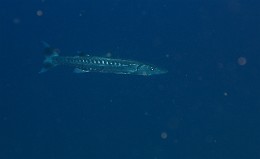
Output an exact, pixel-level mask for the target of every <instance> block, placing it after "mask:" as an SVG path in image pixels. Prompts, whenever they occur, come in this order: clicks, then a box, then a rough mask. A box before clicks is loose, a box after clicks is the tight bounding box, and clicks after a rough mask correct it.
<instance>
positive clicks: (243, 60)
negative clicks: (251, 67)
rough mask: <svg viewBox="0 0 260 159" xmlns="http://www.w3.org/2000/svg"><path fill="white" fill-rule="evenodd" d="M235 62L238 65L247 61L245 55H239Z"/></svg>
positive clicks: (242, 64)
mask: <svg viewBox="0 0 260 159" xmlns="http://www.w3.org/2000/svg"><path fill="white" fill-rule="evenodd" d="M237 63H238V64H239V65H240V66H244V65H245V64H246V63H247V60H246V58H245V57H239V58H238V60H237Z"/></svg>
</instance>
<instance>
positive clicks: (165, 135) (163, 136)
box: [161, 132, 168, 140]
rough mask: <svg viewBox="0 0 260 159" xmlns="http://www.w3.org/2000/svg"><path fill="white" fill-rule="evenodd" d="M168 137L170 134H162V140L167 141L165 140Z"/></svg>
mask: <svg viewBox="0 0 260 159" xmlns="http://www.w3.org/2000/svg"><path fill="white" fill-rule="evenodd" d="M167 137H168V134H167V133H166V132H162V133H161V138H162V139H164V140H165V139H167Z"/></svg>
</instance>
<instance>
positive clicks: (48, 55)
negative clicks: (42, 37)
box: [39, 41, 59, 73]
mask: <svg viewBox="0 0 260 159" xmlns="http://www.w3.org/2000/svg"><path fill="white" fill-rule="evenodd" d="M42 44H43V45H44V47H45V49H44V56H45V59H44V61H43V68H42V69H41V71H40V72H39V73H44V72H46V71H48V70H49V69H50V68H52V67H55V66H57V64H55V63H54V61H53V58H54V57H57V56H59V53H58V51H57V49H54V48H52V47H51V46H50V45H49V44H48V43H46V42H44V41H42Z"/></svg>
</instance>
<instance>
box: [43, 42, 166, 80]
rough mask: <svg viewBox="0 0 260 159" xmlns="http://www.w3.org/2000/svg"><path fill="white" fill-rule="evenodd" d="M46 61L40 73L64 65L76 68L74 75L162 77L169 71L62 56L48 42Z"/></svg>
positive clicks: (122, 61)
mask: <svg viewBox="0 0 260 159" xmlns="http://www.w3.org/2000/svg"><path fill="white" fill-rule="evenodd" d="M42 43H43V45H44V47H45V49H44V56H45V59H44V61H43V68H42V69H41V71H40V72H39V73H44V72H46V71H48V70H49V69H50V68H53V67H56V66H59V65H64V66H70V67H73V68H74V73H87V72H97V73H113V74H129V75H142V76H151V75H160V74H165V73H167V70H165V69H161V68H158V67H155V66H153V65H150V64H146V63H143V62H139V61H135V60H127V59H117V58H108V57H99V56H91V55H86V54H84V53H80V54H79V55H77V56H60V55H59V51H58V50H57V49H55V48H53V47H51V46H50V45H49V44H48V43H47V42H42Z"/></svg>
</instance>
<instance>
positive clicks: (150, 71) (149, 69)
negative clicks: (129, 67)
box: [135, 64, 168, 76]
mask: <svg viewBox="0 0 260 159" xmlns="http://www.w3.org/2000/svg"><path fill="white" fill-rule="evenodd" d="M167 72H168V71H167V70H164V69H161V68H158V67H155V66H151V65H145V64H143V65H139V66H138V68H137V71H136V72H135V74H136V75H143V76H151V75H159V74H164V73H167Z"/></svg>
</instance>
